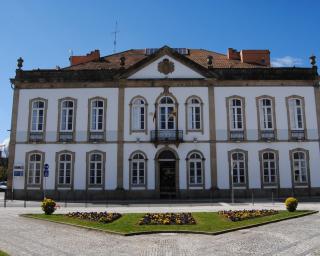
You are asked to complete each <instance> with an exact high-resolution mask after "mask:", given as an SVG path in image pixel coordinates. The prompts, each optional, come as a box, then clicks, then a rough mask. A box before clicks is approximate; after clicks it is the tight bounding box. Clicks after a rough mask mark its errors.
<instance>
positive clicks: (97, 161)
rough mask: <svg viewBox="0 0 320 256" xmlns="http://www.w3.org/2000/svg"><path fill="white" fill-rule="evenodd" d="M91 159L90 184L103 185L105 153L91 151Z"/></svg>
mask: <svg viewBox="0 0 320 256" xmlns="http://www.w3.org/2000/svg"><path fill="white" fill-rule="evenodd" d="M89 159H90V160H89V161H90V163H89V185H102V177H103V175H102V172H103V155H102V154H101V153H91V154H90V156H89Z"/></svg>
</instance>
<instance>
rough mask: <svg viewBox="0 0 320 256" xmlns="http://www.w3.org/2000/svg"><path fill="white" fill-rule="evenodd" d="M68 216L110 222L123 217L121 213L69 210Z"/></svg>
mask: <svg viewBox="0 0 320 256" xmlns="http://www.w3.org/2000/svg"><path fill="white" fill-rule="evenodd" d="M66 216H67V217H71V218H77V219H81V220H91V221H97V222H101V223H110V222H113V221H115V220H116V219H119V218H120V217H121V214H120V213H110V212H69V213H67V214H66Z"/></svg>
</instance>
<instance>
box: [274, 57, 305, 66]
mask: <svg viewBox="0 0 320 256" xmlns="http://www.w3.org/2000/svg"><path fill="white" fill-rule="evenodd" d="M302 63H303V62H302V59H299V58H294V57H291V56H285V57H282V58H274V59H272V60H271V66H273V67H293V66H299V65H301V64H302Z"/></svg>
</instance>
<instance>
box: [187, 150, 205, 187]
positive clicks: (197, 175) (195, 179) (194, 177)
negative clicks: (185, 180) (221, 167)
mask: <svg viewBox="0 0 320 256" xmlns="http://www.w3.org/2000/svg"><path fill="white" fill-rule="evenodd" d="M188 164H189V184H190V185H202V183H203V166H202V157H201V155H200V154H199V153H191V154H190V156H189V159H188Z"/></svg>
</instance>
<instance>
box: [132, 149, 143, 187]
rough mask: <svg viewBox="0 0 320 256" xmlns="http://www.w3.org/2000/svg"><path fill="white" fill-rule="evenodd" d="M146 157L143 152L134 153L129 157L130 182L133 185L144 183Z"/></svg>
mask: <svg viewBox="0 0 320 256" xmlns="http://www.w3.org/2000/svg"><path fill="white" fill-rule="evenodd" d="M145 173H146V159H145V157H144V155H143V154H141V153H136V154H134V155H133V156H132V159H131V184H132V185H133V186H142V185H145Z"/></svg>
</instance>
